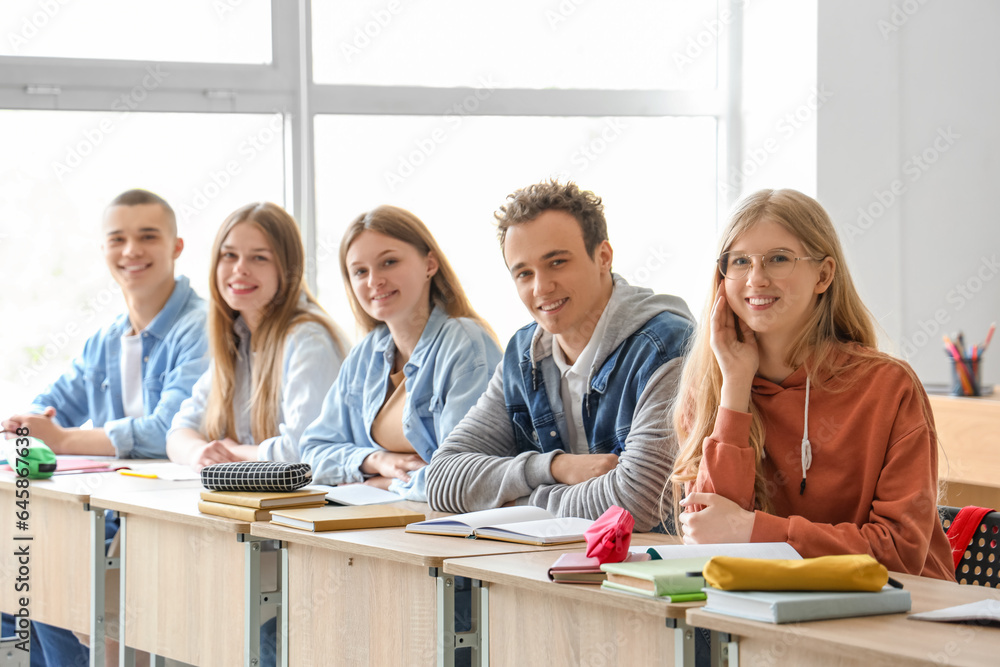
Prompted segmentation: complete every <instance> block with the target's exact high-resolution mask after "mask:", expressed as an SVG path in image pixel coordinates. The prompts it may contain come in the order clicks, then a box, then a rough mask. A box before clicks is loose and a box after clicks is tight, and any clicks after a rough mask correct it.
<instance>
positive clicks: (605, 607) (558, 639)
mask: <svg viewBox="0 0 1000 667" xmlns="http://www.w3.org/2000/svg"><path fill="white" fill-rule="evenodd" d="M671 541H672V540H671V538H670V537H669V536H666V535H658V534H650V533H645V534H637V535H634V536H633V540H632V546H640V545H654V544H665V543H670V542H671ZM582 546H583V545H579V546H578V547H577V548H575V549H570V550H569V551H579V550H580V549H581V548H582ZM565 551H566V548H565V546H564V552H565ZM556 558H557V554H555V553H552V552H535V553H520V554H506V555H499V556H485V557H481V558H458V559H454V560H447V561H445V564H444V571H445V572H446V573H448V574H453V575H458V576H465V577H470V578H472V579H474V580H476V581H478V582H481V583H482V586H483V589H484V592H483V594H482V595H483V597H485V598H486V601H485V602H484V608H485V611H484V616H486V615H488V619H489V620H488V623H487V624H486V627H487V633H486V635H487V638H486V639H484V641H483V643H484V644H485V645H486V646H487V647H488V648H487V649H486V652H488V657H489V665H490V667H495V666H496V665H500V666H504V665H513V666H518V667H520V666H522V665H581V664H594V665H597V664H600V665H609V666H611V665H640V664H642V665H647V664H657V665H691V666H693V665H694V630H693V629H692V628H690V627H688V625H687V624H686V623H685V613H686V612H687V610H688V609H691V608H693V607H696V606H700V605H702V604H704V603H702V602H686V603H669V602H665V601H663V600H660V599H655V598H643V597H640V596H637V595H629V594H627V593H618V592H615V591H607V590H602V589H601V588H600V587H599V586H592V585H583V584H554V583H552V582H551V581H549V579H548V569H549V567H550V566H551V565H552V563H554V562H555V560H556ZM670 628H672V631H671V630H670Z"/></svg>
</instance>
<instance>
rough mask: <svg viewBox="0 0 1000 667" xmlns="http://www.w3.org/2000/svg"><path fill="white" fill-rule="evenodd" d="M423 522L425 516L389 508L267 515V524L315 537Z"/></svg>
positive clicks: (317, 509) (285, 511)
mask: <svg viewBox="0 0 1000 667" xmlns="http://www.w3.org/2000/svg"><path fill="white" fill-rule="evenodd" d="M424 518H425V515H423V514H421V513H419V512H414V511H412V510H408V509H405V508H403V507H395V506H393V505H359V506H356V507H353V506H346V507H337V506H334V505H327V506H326V507H313V508H306V509H299V508H293V509H277V510H273V511H272V512H271V523H277V524H280V525H282V526H289V527H291V528H298V529H300V530H311V531H313V532H317V533H318V532H323V531H327V530H357V529H360V528H387V527H391V526H397V527H398V526H405V525H406V524H408V523H410V522H412V521H420V520H421V519H424Z"/></svg>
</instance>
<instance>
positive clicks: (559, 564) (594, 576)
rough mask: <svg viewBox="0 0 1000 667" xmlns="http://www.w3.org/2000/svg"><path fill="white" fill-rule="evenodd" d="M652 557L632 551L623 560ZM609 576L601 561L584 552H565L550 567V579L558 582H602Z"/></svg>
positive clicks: (629, 561) (639, 559) (632, 560)
mask: <svg viewBox="0 0 1000 667" xmlns="http://www.w3.org/2000/svg"><path fill="white" fill-rule="evenodd" d="M649 559H650V556H649V554H647V553H638V552H631V553H629V555H628V557H626V558H625V560H624V561H623V562H625V563H639V562H642V561H647V560H649ZM607 578H608V575H607V573H606V572H605V571H604V570H602V569H601V562H600V561H599V560H597V558H594V557H589V558H588V557H587V554H585V553H583V552H576V553H571V554H563V555H561V556H559V558H557V559H556V562H555V563H553V564H552V567H550V568H549V581H554V582H556V583H558V584H600V583H601V582H602V581H604V580H605V579H607Z"/></svg>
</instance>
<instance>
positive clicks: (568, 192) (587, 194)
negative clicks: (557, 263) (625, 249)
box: [493, 179, 608, 257]
mask: <svg viewBox="0 0 1000 667" xmlns="http://www.w3.org/2000/svg"><path fill="white" fill-rule="evenodd" d="M545 211H565V212H566V213H569V214H570V215H572V216H573V217H574V218H576V221H577V222H578V223H580V231H581V232H583V245H584V247H585V248H586V249H587V254H588V255H589V256H591V257H592V256H593V255H594V250H595V249H596V248H597V246H599V245H600V244H601V242H602V241H607V240H608V223H607V222H606V221H605V219H604V204H602V203H601V198H600V197H598V196H597V195H595V194H594V193H593V192H591V191H590V190H581V189H580V188H579V187H578V186H577V184H576V183H574V182H573V181H569V182H567V183H560V182H558V181H557V180H555V179H552V180H549V181H542V182H541V183H535V184H534V185H529V186H528V187H526V188H521V189H520V190H516V191H515V192H513V193H512V194H510V195H507V200H506V203H504V204H503V205H502V206H500V209H499V210H498V211H497V212H496V213H494V215H493V217H495V218H496V219H497V238H498V239H499V240H500V250H501V251H503V250H504V242H505V241H506V239H507V230H508V229H510V228H511V227H512V226H514V225H519V224H521V223H524V222H531V221H532V220H534V219H535V218H537V217H538V216H540V215H541V214H542V213H544V212H545Z"/></svg>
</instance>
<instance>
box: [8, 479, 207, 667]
mask: <svg viewBox="0 0 1000 667" xmlns="http://www.w3.org/2000/svg"><path fill="white" fill-rule="evenodd" d="M16 480H17V476H16V475H15V474H14V473H13V472H0V508H2V510H3V512H4V514H5V516H4V517H3V518H2V519H0V540H2V542H3V544H4V545H5V549H7V548H9V550H10V551H11V552H12V551H13V547H12V546H11V545H14V544H20V542H15V541H14V538H15V537H19V536H23V535H24V534H25V533H24V532H22V531H18V530H16V528H15V522H14V520H13V517H12V515H13V512H14V509H15V505H14V502H15V499H16V498H15V490H16ZM196 483H197V482H190V483H187V482H168V481H164V480H157V479H145V478H139V477H126V476H123V475H119V474H117V473H113V472H106V473H86V474H71V475H57V476H54V477H52V478H50V479H46V480H30V486H29V491H30V496H29V511H30V518H29V530H28V531H27V534H29V535H33V537H34V539H33V540H31V541H30V542H24V544H28V545H30V551H31V565H30V567H31V582H30V584H31V590H30V595H29V596H28V597H29V598H30V600H31V608H30V609H31V618H32V620H35V621H41V622H43V623H49V624H51V625H55V626H57V627H60V628H67V629H69V630H73V631H75V632H80V633H85V634H88V635H90V637H91V639H92V640H91V642H90V651H91V662H92V664H101V665H102V664H104V639H103V638H104V632H105V625H104V617H105V614H106V612H107V611H108V610H112V611H113V610H115V609H117V607H118V605H117V601H110V600H109V601H107V602H108V603H109V604H108V606H107V607H106V605H105V602H106V601H105V599H104V573H105V571H106V570H107V569H109V568H114V567H115V566H116V564H117V561H116V559H111V560H110V561H109V560H107V559H106V558H105V552H104V512H103V510H97V509H92V507H91V506H90V504H89V503H90V498H91V496H92V495H93V494H95V493H98V492H102V491H105V492H111V491H115V492H128V493H136V492H145V491H149V490H156V489H164V488H177V487H178V486H184V485H187V486H190V485H191V484H196ZM16 576H17V564H16V563H15V562H14V559H13V558H12V557H11V554H6V555H5V557H4V558H2V559H0V590H3V591H4V594H3V595H2V596H0V600H2V603H0V607H2V610H3V611H5V612H8V613H13V612H14V611H15V609H14V603H15V600H16V597H17V596H15V595H14V594H13V592H14V579H15V577H16ZM98 582H99V583H98ZM8 593H10V594H8ZM98 610H99V611H98Z"/></svg>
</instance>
